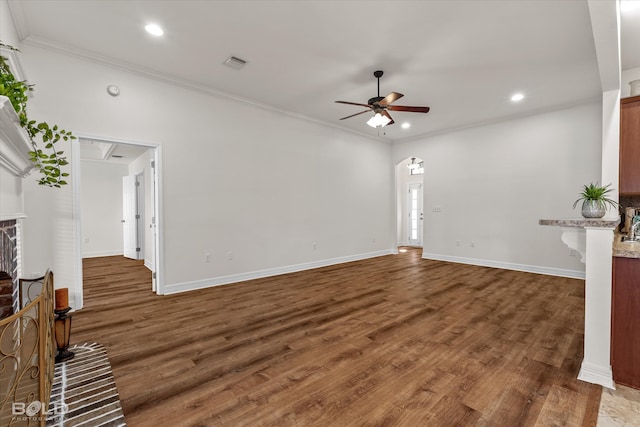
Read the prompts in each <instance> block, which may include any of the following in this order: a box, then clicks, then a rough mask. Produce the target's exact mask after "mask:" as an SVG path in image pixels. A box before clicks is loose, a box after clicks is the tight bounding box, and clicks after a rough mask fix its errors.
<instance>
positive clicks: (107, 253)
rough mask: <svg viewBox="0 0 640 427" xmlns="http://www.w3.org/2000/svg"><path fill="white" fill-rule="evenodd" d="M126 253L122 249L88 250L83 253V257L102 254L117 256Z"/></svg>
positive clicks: (94, 256) (95, 256)
mask: <svg viewBox="0 0 640 427" xmlns="http://www.w3.org/2000/svg"><path fill="white" fill-rule="evenodd" d="M117 255H124V252H122V249H120V250H114V251H100V252H86V253H83V254H82V258H98V257H101V256H117Z"/></svg>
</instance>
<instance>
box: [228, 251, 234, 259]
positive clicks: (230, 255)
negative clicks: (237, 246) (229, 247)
mask: <svg viewBox="0 0 640 427" xmlns="http://www.w3.org/2000/svg"><path fill="white" fill-rule="evenodd" d="M227 259H228V260H229V261H231V260H232V259H233V252H231V251H229V252H227Z"/></svg>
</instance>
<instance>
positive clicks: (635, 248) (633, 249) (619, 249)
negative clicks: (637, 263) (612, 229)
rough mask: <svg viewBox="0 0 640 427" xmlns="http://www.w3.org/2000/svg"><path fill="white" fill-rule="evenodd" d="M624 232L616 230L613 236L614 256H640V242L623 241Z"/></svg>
mask: <svg viewBox="0 0 640 427" xmlns="http://www.w3.org/2000/svg"><path fill="white" fill-rule="evenodd" d="M622 236H624V234H622V233H619V232H617V231H616V233H615V235H614V236H613V256H615V257H620V258H640V242H622V241H621V239H622Z"/></svg>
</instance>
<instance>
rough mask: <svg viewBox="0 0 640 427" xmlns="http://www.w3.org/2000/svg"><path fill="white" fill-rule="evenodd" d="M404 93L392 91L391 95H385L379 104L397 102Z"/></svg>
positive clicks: (384, 104) (385, 104)
mask: <svg viewBox="0 0 640 427" xmlns="http://www.w3.org/2000/svg"><path fill="white" fill-rule="evenodd" d="M403 96H404V95H403V94H401V93H398V92H391V93H390V94H389V95H387V96H385V97H384V98H383V99H382V100H381V101H380V102H378V104H380V106H381V107H386V106H387V105H389V104H391V103H392V102H395V101H396V100H398V99H400V98H402V97H403Z"/></svg>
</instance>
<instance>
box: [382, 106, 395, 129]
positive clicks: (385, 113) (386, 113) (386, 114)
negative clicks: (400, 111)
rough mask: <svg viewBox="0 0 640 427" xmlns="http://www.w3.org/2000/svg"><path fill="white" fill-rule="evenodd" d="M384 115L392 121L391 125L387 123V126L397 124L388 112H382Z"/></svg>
mask: <svg viewBox="0 0 640 427" xmlns="http://www.w3.org/2000/svg"><path fill="white" fill-rule="evenodd" d="M382 115H383V116H386V117H387V118H388V119H389V120H391V121H390V122H389V123H387V124H386V125H385V126H389V125H392V124H394V123H395V122H394V121H393V119H392V118H391V116H390V115H389V113H388V112H387V110H384V111H382Z"/></svg>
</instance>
